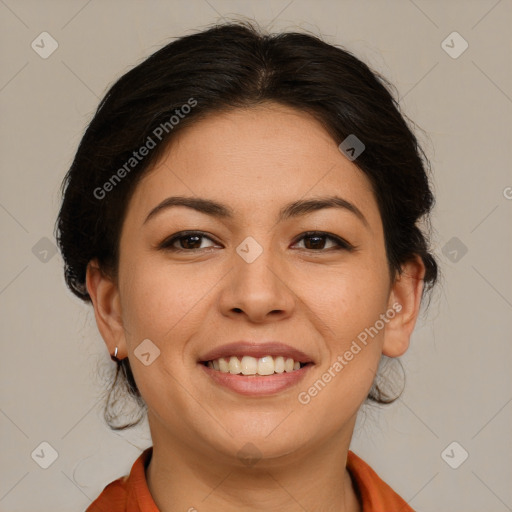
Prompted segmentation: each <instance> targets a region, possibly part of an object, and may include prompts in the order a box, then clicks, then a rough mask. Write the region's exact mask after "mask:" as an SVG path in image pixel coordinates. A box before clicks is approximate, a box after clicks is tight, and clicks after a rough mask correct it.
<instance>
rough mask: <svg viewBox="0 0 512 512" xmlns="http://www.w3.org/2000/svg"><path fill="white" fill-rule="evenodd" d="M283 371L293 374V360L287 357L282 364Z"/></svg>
mask: <svg viewBox="0 0 512 512" xmlns="http://www.w3.org/2000/svg"><path fill="white" fill-rule="evenodd" d="M284 371H285V372H293V359H292V358H291V357H289V358H288V359H286V360H285V362H284Z"/></svg>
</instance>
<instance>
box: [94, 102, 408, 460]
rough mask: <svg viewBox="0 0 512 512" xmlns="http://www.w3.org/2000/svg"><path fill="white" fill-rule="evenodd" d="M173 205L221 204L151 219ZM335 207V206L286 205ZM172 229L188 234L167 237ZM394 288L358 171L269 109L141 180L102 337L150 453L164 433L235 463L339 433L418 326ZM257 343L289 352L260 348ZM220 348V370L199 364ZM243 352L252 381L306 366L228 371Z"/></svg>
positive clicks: (213, 129)
mask: <svg viewBox="0 0 512 512" xmlns="http://www.w3.org/2000/svg"><path fill="white" fill-rule="evenodd" d="M171 196H180V197H185V198H191V199H196V200H198V199H204V200H208V201H211V202H215V203H218V204H219V205H221V207H220V208H218V209H217V208H213V209H212V208H210V211H211V212H213V213H207V212H200V211H197V210H195V209H193V208H190V207H186V206H168V207H165V208H161V209H159V211H155V212H154V213H153V214H152V215H150V212H152V211H153V210H154V208H155V207H157V206H158V205H160V204H161V203H162V202H163V201H165V200H167V199H168V198H169V197H171ZM334 196H335V197H336V198H339V199H341V200H343V201H344V202H346V203H345V207H343V206H340V207H323V208H319V209H317V208H310V209H308V208H300V207H297V204H298V203H302V202H304V201H310V200H318V199H320V200H324V199H325V198H328V197H334ZM294 204H295V207H292V208H290V205H294ZM341 204H343V203H342V202H341ZM224 210H226V211H227V212H231V216H228V215H221V214H220V213H221V211H222V212H224ZM182 231H194V232H195V233H193V234H192V235H190V233H189V234H188V237H187V236H182V238H181V239H175V240H174V241H172V240H170V239H171V238H172V236H173V235H175V234H177V233H179V232H182ZM197 232H200V233H197ZM306 232H320V233H314V234H313V235H311V234H310V235H308V236H305V233H306ZM182 235H183V234H182ZM184 235H186V233H185V234H184ZM330 236H333V238H330ZM337 238H339V239H341V240H342V242H341V245H338V243H337V241H336V240H337ZM166 240H167V241H169V242H168V243H167V246H165V247H164V242H165V241H166ZM343 241H345V242H343ZM344 243H346V244H347V245H345V246H344V245H343V244H344ZM180 249H181V251H180ZM393 286H394V285H393V283H392V282H391V281H390V276H389V272H388V265H387V261H386V254H385V247H384V234H383V227H382V221H381V218H380V214H379V210H378V206H377V203H376V200H375V197H374V195H373V193H372V190H371V187H370V183H369V181H368V179H367V178H366V176H365V174H364V173H363V172H362V171H360V170H359V169H358V168H357V167H356V165H355V163H354V162H351V161H350V160H349V159H348V158H347V157H346V156H344V154H343V153H342V152H341V151H340V150H339V149H338V147H337V145H336V143H335V142H334V141H333V140H332V138H331V137H330V136H329V135H328V134H327V132H326V131H325V130H324V129H323V128H322V126H321V125H320V124H319V123H317V122H316V121H315V120H314V119H313V118H311V117H310V116H308V115H306V114H303V113H300V112H298V111H296V110H294V109H291V108H288V107H284V106H280V105H276V104H267V105H265V106H260V107H257V108H252V109H247V110H234V111H231V112H229V113H222V114H215V115H211V116H210V117H208V118H206V119H204V120H202V121H199V122H197V123H195V124H194V125H191V126H190V127H189V128H187V129H185V130H183V131H182V132H179V133H178V134H177V136H175V138H174V139H173V141H172V144H171V146H170V147H169V149H168V151H167V152H166V154H165V155H164V157H163V158H162V159H161V160H160V161H159V163H158V164H157V165H156V167H155V168H154V169H153V170H152V171H151V172H149V173H148V174H147V175H146V176H145V177H144V179H143V180H142V181H141V182H140V183H139V185H138V186H137V188H136V190H135V193H134V195H133V196H132V198H131V201H130V203H129V207H128V210H127V214H126V217H125V221H124V224H123V228H122V233H121V239H120V261H119V273H118V281H117V283H116V288H115V289H114V288H113V294H112V295H111V297H113V298H114V299H115V300H113V301H112V304H113V310H114V311H117V312H118V313H119V315H118V317H117V319H116V321H118V328H117V330H116V328H111V329H110V330H109V329H106V328H102V334H103V335H104V338H105V339H106V341H107V344H108V346H109V349H110V351H111V352H113V348H114V346H115V345H117V346H118V347H119V354H118V357H119V356H120V357H123V356H128V357H129V360H130V365H131V368H132V371H133V374H134V377H135V380H136V382H137V385H138V387H139V390H140V392H141V394H142V396H143V398H144V400H145V401H146V403H147V405H148V412H149V420H150V425H151V430H152V435H153V440H154V443H155V444H156V442H157V439H166V438H167V439H171V438H172V439H174V440H176V442H179V443H180V444H181V445H182V446H187V448H188V449H189V450H191V451H194V450H195V451H197V452H198V453H201V454H202V456H204V457H206V456H207V455H212V456H215V457H217V458H218V457H221V458H222V457H233V456H237V454H238V455H239V456H240V454H243V453H244V450H248V448H247V446H246V443H252V445H254V446H255V447H256V448H255V450H256V451H257V453H259V454H261V455H262V456H263V457H269V458H274V457H278V456H280V455H285V454H291V453H292V452H296V453H299V452H302V453H307V450H311V449H314V448H315V447H317V446H318V445H319V443H322V442H325V440H326V439H328V438H335V437H338V438H339V437H340V436H348V437H347V438H349V437H350V435H351V429H352V428H353V424H354V421H355V415H356V413H357V411H358V409H359V407H360V405H361V404H362V402H363V401H364V400H365V398H366V396H367V394H368V391H369V389H370V387H371V385H372V382H373V379H374V376H375V373H376V371H377V367H378V363H379V360H380V358H381V355H382V353H383V352H384V353H386V354H388V355H390V356H396V355H400V354H401V353H402V352H403V351H405V349H406V348H407V342H408V335H409V334H410V331H411V330H412V327H413V326H411V325H410V324H407V326H405V327H404V325H405V322H403V323H401V322H402V321H401V320H400V314H401V313H399V312H397V309H400V306H397V304H398V302H399V300H398V299H400V298H401V297H405V296H406V294H404V293H402V292H400V290H398V289H395V288H393ZM395 291H397V293H395ZM409 292H412V288H410V289H408V292H407V293H409ZM400 293H402V295H400ZM415 297H416V299H417V298H418V294H417V293H416V295H415ZM393 305H395V307H394V308H393ZM112 318H114V315H112ZM113 324H114V321H113V320H112V322H111V327H112V325H113ZM405 331H407V332H405ZM365 333H366V336H365ZM370 333H371V334H370ZM405 338H407V341H404V339H405ZM144 340H146V341H144ZM363 340H364V341H363ZM240 341H245V342H246V344H247V345H246V346H244V345H240V344H238V345H233V346H231V347H228V348H226V350H224V352H222V349H223V347H224V346H225V345H228V344H229V345H231V344H234V343H235V344H236V343H237V342H240ZM141 343H142V345H141ZM266 343H270V344H272V343H279V344H285V345H287V346H288V347H289V348H286V347H283V346H277V345H270V346H266V347H262V348H261V347H257V345H260V344H266ZM255 346H256V347H255ZM260 348H261V350H260ZM217 349H220V350H221V352H218V351H217ZM293 349H295V350H297V351H300V352H301V353H302V354H303V355H298V354H295V357H293V356H294V354H293V352H292V350H293ZM215 352H218V353H219V354H224V356H225V359H224V361H223V362H222V363H220V362H219V364H220V365H221V367H222V368H224V370H225V369H226V366H225V365H226V364H227V365H228V368H229V371H228V372H227V373H226V372H225V371H221V370H217V369H215V368H209V367H208V366H205V364H204V363H205V361H206V360H207V359H212V358H215V357H216V354H215ZM244 354H245V355H246V356H254V359H252V358H251V357H249V358H247V357H246V358H245V359H244V361H245V362H244V361H241V363H243V364H242V366H243V367H244V368H245V369H246V371H248V372H251V371H253V370H254V367H255V366H254V364H255V363H254V361H255V360H256V367H257V364H261V366H260V369H261V372H262V373H265V371H271V370H269V368H274V370H281V371H282V361H281V360H280V359H278V356H282V357H283V359H284V360H286V359H287V357H288V356H290V357H291V358H293V359H295V360H299V362H302V363H306V362H307V363H308V364H307V365H306V366H305V367H304V368H302V369H300V370H295V371H293V372H291V371H284V372H282V373H274V374H272V375H267V376H254V375H235V373H231V372H232V371H233V372H236V371H237V365H236V361H234V359H233V360H232V365H231V366H229V360H230V356H238V357H237V359H238V360H239V361H240V360H242V356H243V355H244ZM267 355H269V356H275V357H274V358H273V359H265V360H264V361H263V362H259V361H258V360H259V358H260V357H263V356H267ZM271 363H273V364H274V366H271ZM336 363H337V364H336ZM288 364H290V363H288ZM244 365H245V366H244ZM269 365H270V366H269ZM295 372H297V373H295ZM315 383H316V384H315ZM158 442H163V441H158ZM244 446H245V448H244ZM240 450H241V451H240ZM249 451H250V450H249Z"/></svg>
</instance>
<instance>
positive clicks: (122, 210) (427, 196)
mask: <svg viewBox="0 0 512 512" xmlns="http://www.w3.org/2000/svg"><path fill="white" fill-rule="evenodd" d="M393 89H394V88H393V86H392V85H391V84H390V83H389V82H387V81H386V80H385V79H384V78H383V77H382V76H381V75H379V74H378V73H376V72H374V71H372V70H370V68H369V67H368V66H367V65H366V64H365V63H363V62H362V61H361V60H359V59H358V58H356V57H355V56H354V55H353V54H351V53H350V52H349V51H347V50H345V49H342V48H340V47H338V46H334V45H331V44H328V43H326V42H324V41H322V40H321V39H319V38H318V37H315V36H312V35H308V34H303V33H297V32H291V33H279V34H273V35H268V34H264V33H263V32H262V31H261V30H260V29H259V28H258V29H257V28H255V27H254V26H253V25H251V24H249V23H227V24H224V25H216V26H213V27H211V28H209V29H207V30H204V31H202V32H199V33H195V34H192V35H188V36H185V37H182V38H179V39H177V40H175V41H173V42H171V43H169V44H167V45H166V46H164V47H163V48H161V49H160V50H158V51H157V52H155V53H154V54H152V55H151V56H150V57H149V58H147V59H146V60H144V61H143V62H142V63H140V64H139V65H137V66H136V67H134V68H133V69H131V70H130V71H129V72H127V73H126V74H124V75H123V76H121V78H119V79H118V80H117V81H116V82H115V83H114V85H112V86H111V87H110V89H109V90H108V92H107V93H106V95H105V97H104V98H103V100H102V101H101V103H100V105H99V107H98V109H97V111H96V113H95V115H94V117H93V119H92V121H91V122H90V124H89V126H88V127H87V130H86V131H85V134H84V136H83V138H82V140H81V142H80V145H79V147H78V150H77V152H76V155H75V158H74V160H73V162H72V165H71V167H70V169H69V171H68V172H67V174H66V176H65V178H64V180H63V183H62V194H63V201H62V206H61V209H60V212H59V215H58V218H57V226H56V229H57V235H56V238H57V242H58V244H59V247H60V250H61V253H62V256H63V259H64V264H65V280H66V283H67V285H68V287H69V288H70V289H71V291H72V292H73V293H74V294H75V295H76V296H77V297H79V298H80V299H82V300H84V301H86V302H90V301H91V298H90V296H89V294H88V292H87V289H86V286H85V276H86V268H87V264H88V263H89V261H91V260H92V259H94V258H97V259H98V261H99V263H100V265H101V268H102V270H103V271H104V272H105V273H106V274H108V275H110V276H111V277H113V278H114V279H115V278H116V276H117V262H118V258H119V238H120V232H121V227H122V222H123V219H124V217H125V214H126V207H127V204H128V201H129V199H130V197H131V195H132V194H133V192H134V190H135V188H136V185H137V183H138V181H139V180H140V178H141V177H142V176H143V175H144V173H145V172H146V171H147V170H148V169H150V168H151V167H152V165H154V163H155V162H156V161H157V159H158V158H159V157H160V156H161V155H162V153H163V152H164V151H165V149H166V146H167V144H166V143H167V142H168V141H169V140H170V139H171V137H172V136H173V135H174V134H175V133H177V132H178V131H179V130H181V129H183V128H184V127H186V126H189V125H191V124H193V123H194V122H196V121H197V120H199V119H201V118H204V117H205V116H207V115H208V114H209V113H212V112H218V111H222V110H224V111H225V110H230V109H236V108H243V107H250V106H254V105H258V104H261V103H263V102H267V101H273V102H278V103H281V104H283V105H286V106H290V107H293V108H295V109H297V110H299V111H301V112H307V113H309V114H311V115H313V116H314V117H315V118H316V119H317V120H319V121H320V122H321V123H322V125H323V126H324V127H325V128H326V129H327V131H328V132H329V134H330V135H331V136H332V137H333V139H334V140H335V141H336V143H337V144H340V143H341V142H342V141H343V140H344V139H345V138H346V137H347V136H349V135H355V136H356V137H357V138H358V139H359V140H361V141H362V142H363V143H364V145H365V150H364V151H363V152H362V153H361V154H360V155H359V156H358V157H357V159H356V160H354V163H355V164H356V165H357V166H358V167H359V169H361V171H362V172H364V173H365V175H366V176H367V177H368V178H369V180H370V182H371V184H372V187H373V191H374V194H375V197H376V201H377V203H378V206H379V210H380V214H381V217H382V222H383V227H384V236H385V247H386V254H387V259H388V263H389V269H390V275H391V276H392V277H393V278H394V277H395V276H396V275H397V274H400V273H401V272H402V269H401V265H402V264H403V263H405V262H407V261H408V260H411V259H413V258H415V257H416V256H419V257H421V259H422V260H423V262H424V264H425V267H426V274H425V277H424V281H425V288H424V291H423V293H424V294H425V292H427V291H429V290H430V288H432V287H433V285H434V284H435V282H436V279H437V275H438V267H437V263H436V260H435V258H434V256H433V255H432V254H431V253H430V252H429V246H428V236H429V234H428V233H427V232H425V231H424V229H421V228H420V227H419V225H418V222H419V221H420V220H423V221H425V222H426V226H427V227H430V224H429V213H430V211H431V209H432V207H433V204H434V197H433V194H432V192H431V188H430V185H429V176H428V174H427V172H429V171H430V165H429V162H428V159H427V158H426V156H425V154H424V152H423V150H422V149H421V147H420V146H419V144H418V141H417V139H416V137H415V135H414V134H413V132H412V131H411V129H410V128H409V127H408V125H407V123H406V121H405V116H404V115H403V114H401V113H400V108H399V104H398V102H397V101H396V100H395V99H394V97H393V96H392V94H391V92H390V91H391V90H393ZM187 105H188V107H187V108H185V106H187ZM178 118H179V119H178ZM155 134H158V137H157V136H156V135H155ZM149 139H151V140H152V141H154V142H157V144H156V147H155V148H154V149H152V150H151V151H149V153H148V154H147V156H145V157H144V158H141V159H140V160H139V159H137V160H136V161H134V160H130V159H133V158H134V151H137V150H138V149H139V148H141V147H143V146H145V145H146V146H147V145H148V141H149ZM156 139H158V140H156ZM127 162H131V164H130V166H127ZM123 169H124V171H123ZM117 364H118V366H117V372H116V374H115V379H114V381H113V383H112V387H111V390H110V394H109V400H107V405H106V407H105V418H108V419H107V423H108V424H109V425H110V426H111V428H114V429H122V428H127V427H129V426H132V425H134V424H136V423H138V422H139V421H140V419H139V421H137V422H135V423H130V424H126V425H124V426H113V425H112V424H111V421H110V420H111V419H112V415H111V414H110V413H109V412H108V409H109V401H110V398H111V396H112V394H113V392H114V388H115V387H116V386H118V385H119V384H121V385H124V386H126V388H127V390H128V392H129V393H130V394H131V395H132V396H133V397H135V399H136V400H137V401H138V403H139V404H140V405H141V406H143V405H144V401H143V400H142V397H141V396H140V393H139V390H138V389H137V385H136V383H135V380H134V378H133V374H132V372H131V368H130V363H129V360H128V358H125V359H124V360H123V361H122V362H119V363H117ZM120 374H121V376H122V377H121V381H119V376H120ZM368 398H369V399H370V400H372V401H374V402H378V403H390V402H392V401H393V400H395V399H396V398H397V397H394V398H393V397H391V396H389V395H388V394H387V393H386V392H385V391H384V389H383V388H382V385H380V384H377V380H376V382H375V383H374V386H373V387H372V390H371V391H370V394H369V396H368Z"/></svg>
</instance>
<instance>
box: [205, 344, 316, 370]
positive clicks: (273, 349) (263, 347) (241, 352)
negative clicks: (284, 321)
mask: <svg viewBox="0 0 512 512" xmlns="http://www.w3.org/2000/svg"><path fill="white" fill-rule="evenodd" d="M230 356H236V357H238V358H240V357H243V356H252V357H255V358H260V357H265V356H274V357H277V356H283V357H291V358H292V359H293V360H294V361H299V362H300V363H314V361H313V359H312V358H311V357H310V356H308V355H307V354H305V353H304V352H302V351H301V350H298V349H296V348H294V347H291V346H290V345H286V344H285V343H280V342H277V341H268V342H254V343H251V342H249V341H235V342H234V343H228V344H226V345H222V346H220V347H216V348H213V349H211V350H210V351H208V352H206V353H205V354H203V355H202V356H201V357H200V358H199V362H200V363H204V362H206V361H213V360H214V359H219V358H220V357H230ZM296 371H299V370H296ZM291 373H293V372H290V374H291Z"/></svg>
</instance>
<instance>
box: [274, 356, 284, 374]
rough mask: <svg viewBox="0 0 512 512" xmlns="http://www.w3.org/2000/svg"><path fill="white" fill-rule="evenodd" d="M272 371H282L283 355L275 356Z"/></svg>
mask: <svg viewBox="0 0 512 512" xmlns="http://www.w3.org/2000/svg"><path fill="white" fill-rule="evenodd" d="M274 371H275V372H276V373H283V372H284V357H283V356H277V357H276V358H275V359H274Z"/></svg>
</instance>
